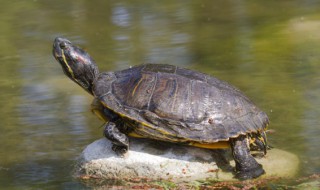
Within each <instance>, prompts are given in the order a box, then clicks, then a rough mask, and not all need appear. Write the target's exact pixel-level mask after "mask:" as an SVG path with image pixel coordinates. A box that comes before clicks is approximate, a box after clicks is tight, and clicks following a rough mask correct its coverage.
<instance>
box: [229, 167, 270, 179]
mask: <svg viewBox="0 0 320 190" xmlns="http://www.w3.org/2000/svg"><path fill="white" fill-rule="evenodd" d="M264 173H265V171H264V169H263V168H262V166H261V165H260V164H258V165H257V167H255V168H251V169H250V170H248V169H247V170H240V171H236V174H235V177H236V178H237V179H239V180H248V179H254V178H258V177H260V176H261V175H263V174H264Z"/></svg>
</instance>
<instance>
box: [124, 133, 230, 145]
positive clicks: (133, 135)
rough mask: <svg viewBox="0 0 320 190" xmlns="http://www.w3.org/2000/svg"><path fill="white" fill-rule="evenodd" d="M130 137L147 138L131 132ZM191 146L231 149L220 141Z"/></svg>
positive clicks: (226, 142) (226, 143)
mask: <svg viewBox="0 0 320 190" xmlns="http://www.w3.org/2000/svg"><path fill="white" fill-rule="evenodd" d="M128 136H130V137H135V138H145V137H143V136H141V135H139V134H137V133H135V132H131V133H129V134H128ZM188 145H189V146H195V147H199V148H206V149H225V148H230V143H229V142H228V141H220V142H216V143H210V144H203V143H198V142H191V143H189V144H188Z"/></svg>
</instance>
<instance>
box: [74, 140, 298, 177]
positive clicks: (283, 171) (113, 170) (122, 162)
mask: <svg viewBox="0 0 320 190" xmlns="http://www.w3.org/2000/svg"><path fill="white" fill-rule="evenodd" d="M228 160H229V161H230V165H231V166H232V167H231V166H230V165H229V164H228V163H229V161H228ZM257 161H258V162H259V163H261V164H262V165H263V168H264V169H265V171H266V175H264V176H262V177H271V176H272V177H293V176H294V175H295V174H296V172H297V170H298V165H299V160H298V158H297V156H295V155H293V154H291V153H289V152H285V151H283V150H279V149H275V148H274V149H272V150H269V151H268V153H267V155H266V156H265V157H262V158H257ZM218 166H219V167H218ZM233 167H234V161H233V159H232V157H231V152H230V151H226V150H224V151H222V150H208V149H201V148H196V147H190V146H183V145H177V144H172V143H165V142H159V141H152V140H147V139H130V150H129V152H128V156H127V157H126V158H120V157H118V156H117V155H116V154H115V153H114V152H113V151H112V150H111V143H110V141H108V140H106V139H100V140H97V141H95V142H93V143H92V144H90V145H88V146H87V147H86V148H85V150H84V151H83V152H82V154H81V156H80V159H79V163H78V165H77V168H76V177H78V178H82V179H90V178H95V179H96V178H98V179H117V180H137V179H138V180H139V179H141V180H145V179H148V180H159V179H162V180H174V181H175V182H180V181H194V180H205V179H208V178H210V179H211V180H219V181H227V180H228V181H230V180H235V179H234V178H233V174H232V171H233Z"/></svg>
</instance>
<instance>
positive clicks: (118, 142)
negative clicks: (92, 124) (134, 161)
mask: <svg viewBox="0 0 320 190" xmlns="http://www.w3.org/2000/svg"><path fill="white" fill-rule="evenodd" d="M104 127H105V128H104V132H103V133H104V136H105V137H106V138H107V139H109V140H110V141H111V142H112V144H113V145H112V150H113V151H114V152H115V153H116V154H117V155H118V156H120V157H125V156H126V153H127V152H128V149H129V138H128V137H127V135H125V134H124V133H121V132H120V131H119V129H118V128H117V126H116V124H115V123H113V122H106V123H105V124H104Z"/></svg>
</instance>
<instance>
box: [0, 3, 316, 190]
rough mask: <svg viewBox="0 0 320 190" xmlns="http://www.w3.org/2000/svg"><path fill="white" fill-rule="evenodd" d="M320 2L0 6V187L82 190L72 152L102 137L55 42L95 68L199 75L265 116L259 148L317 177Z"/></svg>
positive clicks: (301, 172) (86, 99)
mask: <svg viewBox="0 0 320 190" xmlns="http://www.w3.org/2000/svg"><path fill="white" fill-rule="evenodd" d="M319 30H320V2H319V1H315V0H305V1H231V0H223V1H222V0H221V1H220V0H219V1H211V0H183V1H182V0H175V1H172V0H163V1H154V0H152V1H150V0H149V1H146V0H140V1H129V0H128V1H115V0H108V1H97V0H92V1H85V0H78V1H71V0H63V1H62V0H56V1H49V0H28V1H18V0H12V1H4V2H1V7H0V89H1V90H0V92H1V93H0V189H86V188H89V187H88V186H86V185H85V184H82V183H81V182H79V181H77V180H75V179H73V178H72V169H73V166H74V164H75V160H76V158H77V156H79V155H80V153H81V151H82V150H83V149H84V148H85V146H86V145H88V144H90V143H91V142H93V141H94V140H97V139H99V138H102V137H103V136H102V129H101V128H100V126H101V125H102V123H101V122H100V121H99V120H98V119H97V118H96V117H95V116H94V115H93V114H92V113H91V112H90V103H91V101H92V97H91V96H90V95H89V94H87V93H86V92H85V91H84V90H83V89H81V88H80V87H79V86H77V85H76V84H74V83H73V82H71V80H69V79H68V78H66V77H65V76H64V74H63V72H62V70H61V67H60V65H59V64H58V63H57V62H56V61H55V60H54V58H53V56H52V42H53V40H54V38H55V37H57V36H63V37H66V38H68V39H70V40H71V41H72V42H73V43H75V44H77V45H79V46H80V47H82V48H84V49H85V50H86V51H88V52H89V53H90V55H91V56H92V57H93V58H94V59H95V60H96V62H97V64H98V66H99V68H100V71H112V70H120V69H124V68H128V67H129V66H132V65H137V64H141V63H147V62H150V63H165V64H173V65H178V66H181V67H186V68H189V69H193V70H197V71H200V72H205V73H208V74H210V75H214V76H215V77H217V78H219V79H222V80H225V81H228V82H229V83H231V84H233V85H234V86H236V87H238V88H240V89H241V90H242V91H243V92H244V93H245V94H246V95H247V96H248V97H250V99H252V100H253V101H254V102H255V103H256V104H257V105H258V106H259V107H260V108H261V109H262V110H264V111H265V112H266V113H267V114H268V115H269V118H270V129H272V130H273V131H274V132H273V133H272V134H269V142H270V144H271V145H272V146H274V147H277V148H279V149H283V150H287V151H289V152H292V153H294V154H296V155H298V156H299V158H300V160H301V165H300V170H299V176H297V177H301V176H309V175H312V174H315V173H319V172H320V151H319V150H320V140H319V139H320V138H319V136H320V128H319V125H320V121H319V118H320V89H319V85H320V77H319V74H320V68H319V66H320V55H319V50H320V33H319Z"/></svg>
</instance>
